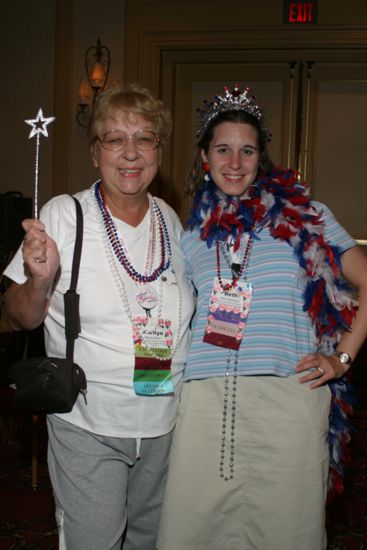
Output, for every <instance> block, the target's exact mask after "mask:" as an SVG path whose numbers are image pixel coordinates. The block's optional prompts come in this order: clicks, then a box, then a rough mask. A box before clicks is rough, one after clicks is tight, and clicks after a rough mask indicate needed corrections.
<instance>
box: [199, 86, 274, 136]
mask: <svg viewBox="0 0 367 550" xmlns="http://www.w3.org/2000/svg"><path fill="white" fill-rule="evenodd" d="M226 111H245V112H246V113H248V114H249V115H252V116H253V117H255V118H256V119H257V120H258V122H259V124H260V130H261V132H262V134H263V135H264V137H265V139H266V141H270V140H271V133H270V132H269V131H268V130H267V128H266V127H265V126H264V120H263V119H264V113H263V111H262V109H261V108H260V107H259V105H258V104H257V101H256V97H255V96H254V95H252V94H251V90H250V88H249V87H247V88H245V89H244V90H243V92H241V89H240V86H239V84H234V85H233V90H232V91H230V90H229V88H228V86H225V87H224V93H223V95H221V96H220V95H216V96H215V97H214V101H213V102H210V101H207V100H206V99H205V100H204V103H203V108H202V109H200V108H198V109H197V112H198V118H199V122H200V128H199V130H198V131H197V137H198V138H201V137H202V136H203V134H204V133H205V131H206V129H207V127H208V125H209V123H210V122H211V121H212V120H213V119H214V118H215V117H216V116H218V115H219V114H220V113H223V112H226Z"/></svg>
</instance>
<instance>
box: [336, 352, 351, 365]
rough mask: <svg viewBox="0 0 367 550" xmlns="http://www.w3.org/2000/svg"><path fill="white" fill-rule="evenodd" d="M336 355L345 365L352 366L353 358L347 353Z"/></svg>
mask: <svg viewBox="0 0 367 550" xmlns="http://www.w3.org/2000/svg"><path fill="white" fill-rule="evenodd" d="M334 355H335V356H336V357H337V358H338V359H339V361H340V362H341V363H343V365H350V364H351V362H352V358H351V356H350V355H349V353H347V352H346V351H336V352H335V353H334Z"/></svg>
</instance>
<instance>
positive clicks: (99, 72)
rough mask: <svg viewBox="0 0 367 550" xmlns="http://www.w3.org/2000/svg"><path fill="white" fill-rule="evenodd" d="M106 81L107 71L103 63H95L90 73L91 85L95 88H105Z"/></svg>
mask: <svg viewBox="0 0 367 550" xmlns="http://www.w3.org/2000/svg"><path fill="white" fill-rule="evenodd" d="M105 80H106V71H105V69H104V67H103V65H102V63H99V62H98V61H97V63H94V65H93V67H92V70H91V73H90V81H91V84H92V86H93V87H95V88H103V86H104V83H105Z"/></svg>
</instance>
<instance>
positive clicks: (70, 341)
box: [9, 197, 87, 414]
mask: <svg viewBox="0 0 367 550" xmlns="http://www.w3.org/2000/svg"><path fill="white" fill-rule="evenodd" d="M72 198H73V199H74V201H75V206H76V238H75V246H74V255H73V266H72V273H71V282H70V288H69V290H68V291H67V292H66V293H65V294H64V311H65V338H66V359H62V358H60V357H33V358H29V359H23V360H21V361H17V362H16V363H14V364H13V365H12V366H11V367H10V369H9V377H10V381H11V382H12V385H13V387H14V389H15V391H14V397H13V399H14V404H15V406H16V407H17V408H19V409H21V410H23V411H26V412H44V413H48V414H52V413H67V412H70V411H71V410H72V408H73V406H74V403H75V401H76V399H77V397H78V395H79V393H82V394H83V396H84V399H85V402H87V400H86V393H87V381H86V376H85V373H84V371H83V369H82V368H81V367H79V366H78V365H76V364H75V363H74V343H75V340H76V338H78V335H79V333H80V316H79V294H77V293H76V286H77V281H78V275H79V265H80V256H81V251H82V243H83V212H82V209H81V206H80V203H79V201H78V200H77V199H76V198H75V197H72Z"/></svg>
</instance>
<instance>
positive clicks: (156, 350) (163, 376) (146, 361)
mask: <svg viewBox="0 0 367 550" xmlns="http://www.w3.org/2000/svg"><path fill="white" fill-rule="evenodd" d="M133 339H134V356H135V367H134V380H133V383H134V390H135V393H136V395H145V396H155V395H174V386H173V381H172V372H171V361H172V345H173V335H172V329H171V321H170V320H169V319H156V318H152V317H134V318H133Z"/></svg>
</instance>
